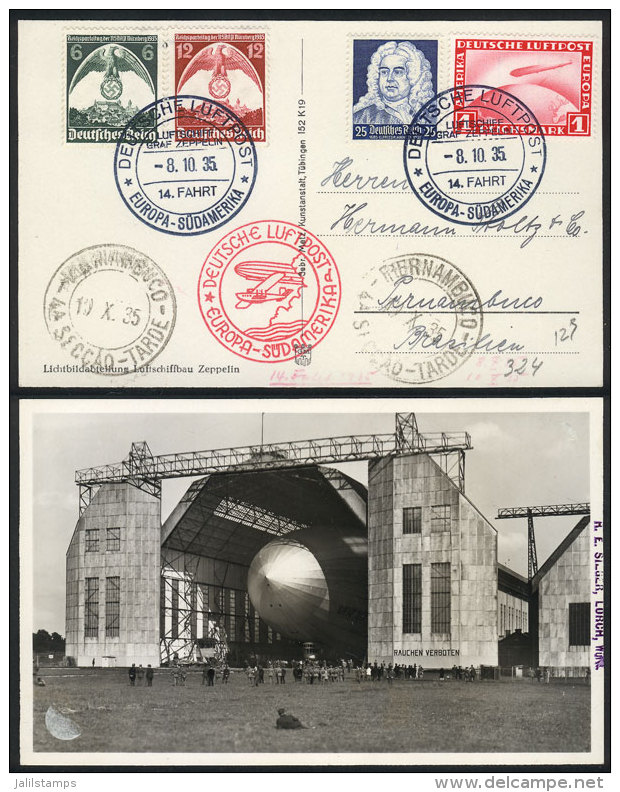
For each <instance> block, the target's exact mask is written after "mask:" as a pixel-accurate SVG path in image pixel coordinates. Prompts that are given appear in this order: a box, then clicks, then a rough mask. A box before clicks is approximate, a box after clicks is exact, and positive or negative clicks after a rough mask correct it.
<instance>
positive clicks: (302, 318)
mask: <svg viewBox="0 0 620 792" xmlns="http://www.w3.org/2000/svg"><path fill="white" fill-rule="evenodd" d="M198 304H199V306H200V312H201V313H202V318H203V319H204V322H205V324H206V325H207V327H208V329H209V331H210V332H211V333H212V335H213V336H214V338H215V339H216V340H217V341H218V342H219V343H220V344H222V345H223V346H225V347H226V348H227V349H229V350H230V351H231V352H234V353H235V355H239V356H240V357H243V358H245V359H246V360H254V361H257V362H259V363H274V362H282V361H283V360H291V359H293V358H295V360H296V362H297V363H298V364H299V365H308V363H309V362H310V355H311V350H312V349H313V348H314V347H315V346H316V345H317V344H318V343H319V342H320V341H322V340H323V339H324V338H325V336H326V335H327V333H328V332H329V330H330V329H331V327H332V325H333V323H334V321H335V319H336V316H337V315H338V309H339V307H340V275H339V273H338V267H337V266H336V262H335V261H334V258H333V256H332V255H331V253H330V252H329V250H328V249H327V248H326V247H325V245H324V244H323V243H322V242H321V241H320V240H319V239H318V238H317V237H315V236H314V234H311V233H310V232H309V231H307V230H306V229H305V228H301V227H300V226H296V225H294V224H293V223H289V222H287V221H284V220H260V221H258V222H256V223H248V224H247V225H244V226H241V227H240V228H237V229H236V230H235V231H231V232H230V233H229V234H227V235H226V236H225V237H223V238H222V239H221V240H220V241H219V242H218V243H217V245H215V247H214V248H213V250H211V252H210V253H209V255H208V256H207V258H206V259H205V262H204V264H203V266H202V270H201V271H200V279H199V281H198Z"/></svg>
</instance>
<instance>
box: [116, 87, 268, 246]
mask: <svg viewBox="0 0 620 792" xmlns="http://www.w3.org/2000/svg"><path fill="white" fill-rule="evenodd" d="M151 114H154V115H155V116H156V125H155V128H154V129H153V130H152V134H151V138H150V139H149V140H146V141H145V140H141V139H138V140H136V139H134V134H133V130H134V127H135V126H136V125H137V126H138V127H141V125H142V123H141V120H140V119H141V116H143V115H144V116H147V117H148V116H150V115H151ZM189 115H191V116H192V117H193V118H194V119H195V120H196V122H197V124H196V125H194V126H193V127H192V128H191V129H179V128H178V127H177V120H178V118H179V116H183V117H187V116H189ZM257 168H258V163H257V159H256V148H255V146H254V141H253V140H252V138H251V136H250V133H249V132H248V130H247V129H246V128H245V126H244V125H243V124H242V123H241V122H240V121H239V119H238V118H237V117H236V116H235V115H234V113H233V112H232V111H231V110H229V108H227V107H225V106H224V105H221V104H220V103H219V102H215V101H213V100H212V99H205V98H204V97H201V96H185V95H183V96H170V97H165V98H162V99H159V100H158V101H157V102H154V103H153V104H152V105H149V106H147V107H145V108H143V109H142V110H141V111H140V112H139V113H138V114H137V115H136V116H135V117H134V118H133V119H132V120H131V122H130V123H129V124H128V125H127V127H126V128H125V130H124V132H123V136H122V137H121V139H120V140H119V141H118V143H117V145H116V151H115V154H114V178H115V180H116V186H117V188H118V191H119V194H120V196H121V198H122V200H123V201H124V203H125V205H126V206H127V208H128V209H129V211H130V212H132V214H133V215H135V216H136V217H137V218H138V219H139V220H142V222H143V223H145V225H147V226H150V227H151V228H153V229H155V230H156V231H162V232H163V233H166V234H174V235H177V236H196V235H197V234H204V233H207V232H209V231H213V230H215V229H216V228H219V227H220V226H222V225H224V224H225V223H227V222H229V221H230V220H231V219H232V218H233V217H234V216H235V215H236V214H237V213H238V212H239V211H240V210H241V209H242V208H243V207H244V206H245V204H246V202H247V201H248V199H249V197H250V195H251V193H252V190H253V188H254V183H255V181H256V173H257ZM222 185H223V186H222Z"/></svg>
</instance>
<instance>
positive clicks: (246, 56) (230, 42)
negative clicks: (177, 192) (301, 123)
mask: <svg viewBox="0 0 620 792" xmlns="http://www.w3.org/2000/svg"><path fill="white" fill-rule="evenodd" d="M265 61H266V51H265V34H264V33H234V32H232V31H229V32H228V33H177V34H176V35H175V37H174V74H175V86H176V88H175V93H177V94H195V95H198V96H204V97H207V98H209V99H214V100H215V101H216V102H220V103H221V104H223V105H224V106H225V107H228V109H229V110H231V111H232V112H233V113H234V114H235V115H236V116H237V118H239V119H240V121H242V122H243V124H244V126H245V127H246V129H247V130H248V131H249V133H250V135H251V136H252V140H254V141H264V140H265V139H266V135H265V129H266V123H265V122H266V108H265V67H266V64H265ZM178 126H179V128H182V129H191V126H192V118H191V116H190V117H188V118H179V119H178Z"/></svg>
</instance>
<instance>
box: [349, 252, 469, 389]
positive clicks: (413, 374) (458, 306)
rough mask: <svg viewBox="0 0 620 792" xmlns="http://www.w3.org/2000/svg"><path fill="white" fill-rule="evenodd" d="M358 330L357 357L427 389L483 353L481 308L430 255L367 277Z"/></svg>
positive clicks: (403, 259) (453, 270) (459, 279)
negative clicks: (359, 356) (366, 356)
mask: <svg viewBox="0 0 620 792" xmlns="http://www.w3.org/2000/svg"><path fill="white" fill-rule="evenodd" d="M354 313H355V319H354V321H353V328H354V331H355V334H356V336H357V339H358V342H359V349H358V353H359V354H362V355H369V356H370V365H371V366H372V367H373V369H375V370H378V371H381V372H382V373H383V374H385V375H386V376H387V377H389V378H390V379H392V380H395V381H397V382H401V383H406V384H409V385H426V384H429V383H431V382H434V381H436V380H439V379H442V378H443V377H447V376H448V375H449V374H452V372H453V371H456V369H458V368H460V366H462V365H463V363H465V361H466V360H468V358H469V357H470V356H471V355H472V353H473V352H475V351H476V350H477V349H478V346H479V344H480V336H481V333H482V325H483V313H482V304H481V301H480V297H479V296H478V292H477V291H476V288H475V287H474V285H473V284H472V282H471V281H470V280H469V278H468V277H467V276H466V275H465V274H464V273H463V272H462V271H461V270H460V269H459V268H458V267H455V266H454V264H451V263H450V262H449V261H446V260H445V259H443V258H440V257H439V256H435V255H429V254H426V253H413V254H408V255H402V256H397V257H395V258H392V259H388V260H387V261H384V262H383V263H382V264H381V265H380V266H379V267H377V268H375V269H373V270H371V271H370V273H369V274H368V275H367V276H366V278H365V282H364V288H363V290H362V291H361V292H360V294H359V302H358V307H357V309H356V310H355V312H354Z"/></svg>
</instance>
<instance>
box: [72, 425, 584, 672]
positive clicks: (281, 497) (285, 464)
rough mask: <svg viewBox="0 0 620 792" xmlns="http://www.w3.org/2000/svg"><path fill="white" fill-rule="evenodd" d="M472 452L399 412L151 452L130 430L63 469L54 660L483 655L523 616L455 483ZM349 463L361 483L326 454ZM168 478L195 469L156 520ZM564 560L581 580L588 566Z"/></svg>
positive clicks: (492, 543)
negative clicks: (269, 438) (313, 430)
mask: <svg viewBox="0 0 620 792" xmlns="http://www.w3.org/2000/svg"><path fill="white" fill-rule="evenodd" d="M471 447H472V445H471V439H470V437H469V435H468V434H467V433H465V432H460V433H435V434H421V433H420V432H419V431H418V427H417V422H416V419H415V416H414V415H413V414H411V413H409V414H398V415H397V416H396V422H395V431H394V433H390V434H384V435H364V436H347V437H337V438H335V437H332V438H324V439H320V440H309V441H299V442H291V443H283V444H275V445H274V444H264V445H260V446H249V447H244V448H234V449H219V450H211V451H204V452H190V453H185V454H169V455H162V456H153V455H152V454H151V452H150V449H149V448H148V445H147V444H146V443H134V444H133V445H132V449H131V452H130V454H129V456H128V457H127V459H126V460H124V461H123V462H120V463H115V464H112V465H103V466H101V467H96V468H89V469H86V470H80V471H77V472H76V483H77V484H78V486H79V490H80V517H79V520H78V522H77V525H76V527H75V530H74V533H73V536H72V539H71V542H70V544H69V548H68V550H67V583H66V586H67V600H66V644H67V649H66V652H67V655H68V656H71V657H73V658H74V660H75V662H76V664H77V665H90V664H91V663H92V661H93V660H95V663H96V664H97V665H108V664H109V665H119V666H121V665H130V664H131V663H136V664H143V665H146V664H149V663H150V664H151V665H158V664H159V663H160V662H171V661H173V660H176V659H181V660H183V659H188V660H189V659H195V658H197V657H200V656H201V655H202V656H203V657H204V656H209V655H211V656H212V655H213V654H216V655H217V654H218V652H219V653H223V652H226V653H227V654H228V657H229V662H232V663H241V662H243V661H244V660H245V659H246V658H248V657H249V656H251V655H259V656H261V657H263V658H266V657H273V658H280V659H285V658H299V657H300V656H301V655H302V651H303V647H304V646H305V648H306V651H309V650H310V649H312V650H313V651H315V652H317V653H319V654H323V655H324V656H326V657H329V658H335V657H352V658H353V659H356V660H358V661H362V660H364V659H368V660H370V661H373V662H374V661H375V660H376V661H378V662H385V663H386V664H387V663H390V662H392V663H394V662H398V663H405V664H409V663H413V662H418V663H420V662H422V663H423V664H424V667H425V668H433V667H441V666H446V665H448V666H451V665H453V664H457V665H471V664H473V665H475V666H480V665H489V666H496V665H497V664H498V640H499V638H500V637H501V636H503V635H505V634H506V632H507V631H508V632H514V631H516V630H517V629H519V630H522V629H523V627H524V625H525V624H527V623H528V621H529V620H530V617H531V608H530V603H531V602H532V598H531V591H532V587H531V585H530V584H531V581H529V580H527V579H524V578H522V577H521V576H519V575H516V573H513V572H511V570H509V569H507V568H506V567H502V566H501V565H499V564H498V562H497V531H496V529H495V528H494V526H493V525H492V524H491V523H490V522H489V521H488V520H487V519H486V518H485V517H484V516H483V515H482V514H481V513H480V512H479V510H478V509H477V508H476V506H475V505H474V504H473V503H472V502H471V500H470V499H469V498H468V497H467V496H466V495H465V488H464V483H465V475H464V472H465V453H466V452H467V451H468V450H469V449H471ZM354 460H366V461H367V462H368V474H369V475H368V489H366V488H365V487H364V486H362V485H361V484H360V483H358V482H357V481H355V480H354V479H352V478H350V477H349V476H347V475H345V474H344V473H342V472H340V471H339V470H336V469H335V468H333V467H331V465H333V464H336V463H340V462H347V461H354ZM182 476H187V477H189V476H191V477H196V476H200V478H198V479H197V480H195V481H193V482H192V483H191V485H190V486H189V488H188V490H187V491H186V493H185V495H184V496H183V497H182V499H181V500H180V502H179V503H178V504H177V506H176V507H175V508H174V509H173V511H172V513H171V514H170V516H169V517H168V519H167V520H166V521H165V522H164V523H163V525H162V522H161V509H160V496H161V481H162V480H163V479H165V478H173V477H182ZM584 519H585V520H586V523H587V519H586V518H584ZM588 519H589V518H588ZM582 522H583V521H582ZM576 568H577V567H576ZM578 572H579V574H580V575H581V576H582V577H583V578H584V581H585V590H589V582H588V581H589V567H588V566H587V564H585V563H584V564H581V566H579V567H578ZM544 578H545V568H544V567H543V569H541V579H544ZM524 581H525V582H524ZM536 590H537V591H540V590H541V589H540V586H539V587H538V588H537V589H536ZM540 602H542V600H541V599H540V597H539V598H538V600H537V601H536V607H537V608H538V607H539V605H540ZM565 604H566V603H564V601H563V600H562V602H560V601H559V600H556V601H555V603H554V607H556V610H558V611H562V613H563V614H564V611H566V610H568V608H564V605H565ZM570 610H571V612H573V611H574V608H573V609H570ZM582 616H583V614H582ZM558 618H561V617H558ZM556 632H557V631H556ZM539 640H540V647H539V646H538V645H537V651H540V652H541V656H542V654H543V648H542V640H543V638H542V634H541V636H540V638H539ZM580 657H581V655H580ZM537 662H538V660H536V664H537Z"/></svg>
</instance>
